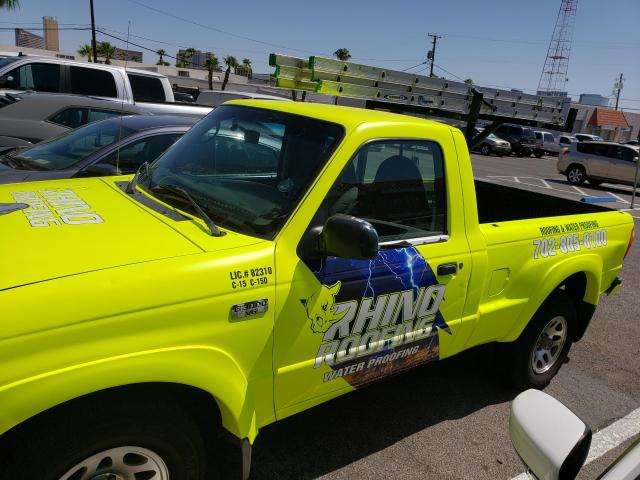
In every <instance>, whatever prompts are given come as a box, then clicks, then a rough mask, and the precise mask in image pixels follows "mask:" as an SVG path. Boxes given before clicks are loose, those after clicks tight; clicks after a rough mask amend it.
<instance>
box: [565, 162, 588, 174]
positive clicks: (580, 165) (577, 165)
mask: <svg viewBox="0 0 640 480" xmlns="http://www.w3.org/2000/svg"><path fill="white" fill-rule="evenodd" d="M571 167H580V168H581V169H582V170H584V171H585V172H586V171H587V169H586V168H584V165H582V164H580V163H575V162H574V163H570V164H569V166H568V167H567V171H569V170H570V169H571Z"/></svg>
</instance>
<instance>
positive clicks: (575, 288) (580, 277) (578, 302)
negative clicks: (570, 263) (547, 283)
mask: <svg viewBox="0 0 640 480" xmlns="http://www.w3.org/2000/svg"><path fill="white" fill-rule="evenodd" d="M556 291H561V292H563V293H564V294H565V295H567V296H568V297H569V299H571V301H572V302H573V304H574V306H575V308H576V316H577V318H578V325H577V328H575V330H574V331H575V335H574V338H573V340H574V341H578V340H580V339H581V338H582V336H583V335H584V332H585V331H586V330H587V327H588V326H589V322H590V321H591V317H592V316H593V312H594V311H595V308H596V307H595V305H591V304H590V303H588V302H585V301H584V297H585V294H586V292H587V275H586V273H584V272H578V273H574V274H573V275H571V276H570V277H567V278H566V279H565V280H564V281H563V282H562V283H561V284H560V285H558V287H557V288H556Z"/></svg>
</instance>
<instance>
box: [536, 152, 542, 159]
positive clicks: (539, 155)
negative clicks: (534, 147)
mask: <svg viewBox="0 0 640 480" xmlns="http://www.w3.org/2000/svg"><path fill="white" fill-rule="evenodd" d="M535 155H536V158H542V157H543V155H544V154H543V153H542V152H538V153H536V154H535Z"/></svg>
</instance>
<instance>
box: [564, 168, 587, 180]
mask: <svg viewBox="0 0 640 480" xmlns="http://www.w3.org/2000/svg"><path fill="white" fill-rule="evenodd" d="M566 175H567V181H568V182H569V183H570V184H571V185H582V184H583V183H584V182H585V180H586V179H587V172H586V171H585V169H584V167H583V166H582V165H576V164H574V165H569V167H568V168H567V173H566Z"/></svg>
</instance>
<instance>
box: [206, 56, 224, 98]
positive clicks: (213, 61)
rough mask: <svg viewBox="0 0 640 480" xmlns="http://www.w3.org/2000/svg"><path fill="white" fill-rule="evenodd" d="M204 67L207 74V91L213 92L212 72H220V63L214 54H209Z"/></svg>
mask: <svg viewBox="0 0 640 480" xmlns="http://www.w3.org/2000/svg"><path fill="white" fill-rule="evenodd" d="M204 66H205V68H206V69H207V72H208V80H209V90H213V72H215V71H216V70H220V61H219V60H218V57H216V54H215V53H210V54H209V55H208V56H207V59H206V60H205V61H204Z"/></svg>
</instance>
